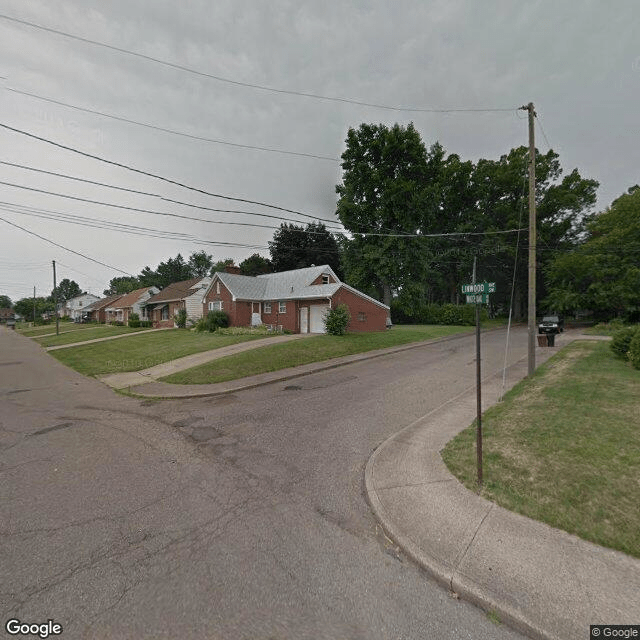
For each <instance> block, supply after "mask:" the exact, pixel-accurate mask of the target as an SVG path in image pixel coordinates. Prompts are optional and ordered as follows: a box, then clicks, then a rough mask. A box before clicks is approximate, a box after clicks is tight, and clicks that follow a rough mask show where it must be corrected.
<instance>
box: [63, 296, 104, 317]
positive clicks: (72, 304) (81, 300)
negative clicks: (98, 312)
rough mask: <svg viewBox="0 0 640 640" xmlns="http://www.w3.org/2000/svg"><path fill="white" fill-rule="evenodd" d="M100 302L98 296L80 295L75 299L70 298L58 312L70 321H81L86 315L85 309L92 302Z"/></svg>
mask: <svg viewBox="0 0 640 640" xmlns="http://www.w3.org/2000/svg"><path fill="white" fill-rule="evenodd" d="M98 300H100V298H99V297H98V296H94V295H93V294H92V293H82V294H80V295H79V296H76V297H75V298H70V299H69V300H67V301H66V302H65V303H64V306H63V307H62V308H61V309H60V311H58V315H60V316H68V317H70V318H71V319H72V320H74V321H75V320H78V321H79V320H82V319H83V318H84V317H85V316H86V314H87V311H86V309H87V307H89V306H90V305H92V304H93V303H94V302H97V301H98Z"/></svg>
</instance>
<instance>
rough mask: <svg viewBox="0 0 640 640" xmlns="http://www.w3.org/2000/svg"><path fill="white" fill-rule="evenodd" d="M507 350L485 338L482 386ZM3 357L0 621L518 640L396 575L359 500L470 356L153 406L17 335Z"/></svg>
mask: <svg viewBox="0 0 640 640" xmlns="http://www.w3.org/2000/svg"><path fill="white" fill-rule="evenodd" d="M525 342H526V338H525V335H524V333H523V332H522V331H516V333H515V335H514V344H515V345H516V346H515V348H514V349H513V352H512V356H511V359H512V360H513V359H518V358H520V357H521V356H522V355H523V354H524V349H525ZM503 343H504V332H500V331H499V332H493V333H490V334H486V337H485V358H486V364H485V366H486V370H487V372H488V371H489V369H490V368H491V369H492V370H497V369H499V367H500V365H501V363H502V359H503V351H502V348H501V347H502V346H503ZM0 354H1V355H0V394H1V396H2V402H1V403H0V479H1V481H0V505H1V506H0V508H1V509H2V512H1V514H0V567H2V569H1V571H2V573H1V575H0V613H1V615H2V618H3V621H6V620H7V619H9V618H10V617H16V618H19V619H20V620H21V621H24V622H29V623H35V622H44V621H46V620H47V619H53V620H55V621H56V622H58V623H60V624H61V625H62V626H63V630H64V635H63V637H65V638H66V637H68V638H114V637H117V638H151V637H153V638H176V637H181V638H278V639H280V638H292V639H293V638H295V639H300V638H313V639H317V638H341V639H342V638H362V639H363V640H364V639H366V640H370V639H377V638H379V639H381V640H382V639H385V640H386V639H387V638H391V637H394V638H416V639H418V638H419V639H421V640H422V639H423V638H438V639H440V638H451V639H455V640H458V639H460V638H477V639H483V638H486V639H494V638H515V637H520V636H518V635H517V634H516V633H514V632H512V631H510V630H509V629H506V628H505V627H504V626H500V625H496V624H495V623H494V622H492V621H491V620H490V619H489V618H488V617H487V616H486V615H485V614H484V613H483V612H482V611H480V610H479V609H476V608H474V607H473V606H471V605H470V604H468V603H466V602H464V601H461V600H456V599H454V598H452V597H450V595H449V594H448V593H447V591H446V590H444V589H442V588H440V587H439V586H438V585H436V584H435V583H434V582H433V581H431V580H430V579H429V578H428V577H427V576H426V574H425V573H424V572H422V571H421V570H420V569H419V568H418V567H417V566H416V565H415V564H414V563H413V562H412V561H410V560H409V559H407V558H405V557H404V556H403V555H402V553H401V552H400V551H399V550H398V549H397V548H396V547H395V546H394V545H393V544H392V543H391V542H390V541H389V540H387V539H386V538H385V536H384V534H383V533H382V532H381V530H380V529H379V527H378V526H377V523H376V520H375V519H374V517H373V516H372V514H371V511H370V509H369V506H368V504H367V502H366V500H365V498H364V495H363V493H364V487H363V472H364V466H365V464H366V462H367V459H368V458H369V456H370V454H371V452H372V450H374V449H375V447H377V446H378V445H379V444H380V443H381V442H383V441H384V440H385V439H386V438H387V437H388V436H390V435H391V434H392V433H395V432H396V431H398V430H399V429H400V428H401V427H403V426H405V425H407V424H409V423H411V422H413V421H414V420H416V419H417V418H419V417H421V416H423V415H424V414H425V413H427V412H429V411H431V410H432V409H433V408H435V407H437V406H439V405H440V404H442V402H444V401H446V400H447V399H449V398H450V397H453V396H455V395H456V394H459V393H460V392H461V391H463V390H464V389H467V388H472V384H473V380H474V373H475V367H474V360H473V358H474V350H473V338H472V337H470V336H463V337H460V338H456V339H453V340H450V341H448V342H443V343H439V344H435V345H431V346H429V347H424V348H418V349H413V350H409V351H405V352H402V353H399V354H395V355H393V356H386V357H383V358H377V359H375V360H369V361H364V362H361V363H355V364H352V365H349V366H346V367H343V368H340V369H334V370H330V371H325V372H322V373H318V374H315V375H310V376H307V377H304V378H298V379H296V380H295V381H290V382H283V383H277V384H273V385H269V386H264V387H260V388H256V389H253V390H248V391H243V392H239V393H235V394H230V395H225V396H219V397H214V398H203V399H194V400H176V401H165V402H154V401H149V400H146V401H144V400H138V399H133V398H126V397H121V396H118V395H116V394H114V393H113V392H112V391H111V390H110V389H108V388H107V387H106V386H104V385H103V384H101V383H100V382H98V381H96V380H91V379H87V378H84V377H83V376H80V375H79V374H77V373H75V372H73V371H71V370H70V369H68V368H66V367H64V366H63V365H61V364H60V363H58V362H57V361H55V360H54V359H52V358H51V357H49V356H47V355H46V354H45V353H43V352H42V350H41V349H40V348H39V347H38V346H37V345H35V344H33V342H31V341H29V340H27V339H25V338H22V337H20V336H18V335H15V334H13V333H9V332H6V331H0Z"/></svg>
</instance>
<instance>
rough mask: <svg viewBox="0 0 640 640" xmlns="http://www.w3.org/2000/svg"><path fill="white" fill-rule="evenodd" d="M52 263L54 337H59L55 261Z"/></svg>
mask: <svg viewBox="0 0 640 640" xmlns="http://www.w3.org/2000/svg"><path fill="white" fill-rule="evenodd" d="M52 262H53V304H54V305H55V314H56V335H60V317H59V316H58V288H57V286H56V261H55V260H52Z"/></svg>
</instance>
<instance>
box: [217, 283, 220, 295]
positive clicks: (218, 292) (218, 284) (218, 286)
mask: <svg viewBox="0 0 640 640" xmlns="http://www.w3.org/2000/svg"><path fill="white" fill-rule="evenodd" d="M216 295H218V296H219V295H220V281H219V280H218V282H216Z"/></svg>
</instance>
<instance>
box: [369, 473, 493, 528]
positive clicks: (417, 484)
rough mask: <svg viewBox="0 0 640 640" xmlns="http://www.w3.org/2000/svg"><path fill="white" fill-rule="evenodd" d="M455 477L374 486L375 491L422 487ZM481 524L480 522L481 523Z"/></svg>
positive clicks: (452, 479) (451, 480) (450, 480)
mask: <svg viewBox="0 0 640 640" xmlns="http://www.w3.org/2000/svg"><path fill="white" fill-rule="evenodd" d="M454 480H455V478H441V479H440V480H427V481H425V482H403V483H402V484H394V485H390V486H388V487H376V491H387V490H389V489H402V488H403V487H424V486H427V485H430V484H441V483H443V482H453V481H454ZM481 524H482V523H481Z"/></svg>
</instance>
